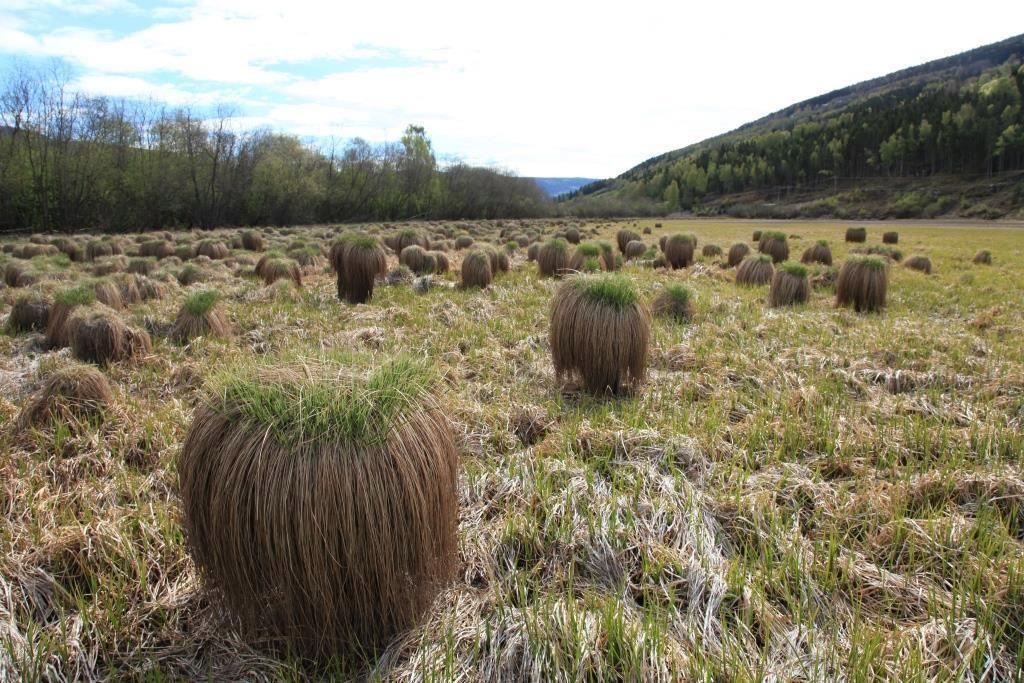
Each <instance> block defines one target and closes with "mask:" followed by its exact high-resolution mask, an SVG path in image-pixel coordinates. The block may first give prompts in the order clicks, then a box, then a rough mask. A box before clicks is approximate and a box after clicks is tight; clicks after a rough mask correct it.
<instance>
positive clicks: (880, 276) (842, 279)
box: [836, 256, 889, 313]
mask: <svg viewBox="0 0 1024 683" xmlns="http://www.w3.org/2000/svg"><path fill="white" fill-rule="evenodd" d="M888 285H889V267H888V265H887V264H886V261H885V260H883V259H880V258H878V257H877V256H851V257H850V258H849V259H847V261H846V262H845V263H844V264H843V267H842V268H840V270H839V277H838V278H837V279H836V306H850V307H852V308H853V309H854V310H855V311H857V312H858V313H862V312H867V313H871V312H875V311H880V310H881V309H882V308H884V307H885V294H886V289H887V288H888Z"/></svg>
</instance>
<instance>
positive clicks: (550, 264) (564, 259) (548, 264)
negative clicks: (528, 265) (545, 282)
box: [537, 239, 569, 277]
mask: <svg viewBox="0 0 1024 683" xmlns="http://www.w3.org/2000/svg"><path fill="white" fill-rule="evenodd" d="M568 270H569V245H568V243H567V242H566V241H565V240H561V239H553V240H549V241H548V242H545V243H544V245H543V246H542V247H541V248H540V251H539V252H537V272H538V273H540V274H541V276H543V277H561V276H562V275H564V274H565V273H566V272H567V271H568Z"/></svg>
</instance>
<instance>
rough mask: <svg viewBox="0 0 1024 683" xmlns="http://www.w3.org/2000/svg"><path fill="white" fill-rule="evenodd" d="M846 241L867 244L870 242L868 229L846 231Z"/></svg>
mask: <svg viewBox="0 0 1024 683" xmlns="http://www.w3.org/2000/svg"><path fill="white" fill-rule="evenodd" d="M846 241H847V242H867V241H868V230H867V228H847V229H846Z"/></svg>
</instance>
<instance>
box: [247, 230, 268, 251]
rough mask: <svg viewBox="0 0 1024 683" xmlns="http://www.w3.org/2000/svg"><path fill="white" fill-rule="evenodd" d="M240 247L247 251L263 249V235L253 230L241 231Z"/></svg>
mask: <svg viewBox="0 0 1024 683" xmlns="http://www.w3.org/2000/svg"><path fill="white" fill-rule="evenodd" d="M242 248H243V249H245V250H247V251H263V249H264V245H263V235H261V234H260V233H258V232H256V231H255V230H246V231H245V232H243V233H242Z"/></svg>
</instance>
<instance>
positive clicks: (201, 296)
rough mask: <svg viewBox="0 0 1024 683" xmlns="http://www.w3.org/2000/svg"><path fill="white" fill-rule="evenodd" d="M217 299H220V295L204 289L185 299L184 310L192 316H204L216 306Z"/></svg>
mask: <svg viewBox="0 0 1024 683" xmlns="http://www.w3.org/2000/svg"><path fill="white" fill-rule="evenodd" d="M218 299H220V295H219V294H218V293H217V292H216V291H214V290H212V289H205V290H203V291H201V292H196V293H195V294H192V295H191V296H189V297H188V298H187V299H185V310H186V311H188V312H189V313H191V314H192V315H194V316H202V315H206V314H207V313H209V311H210V309H211V308H213V307H214V306H216V305H217V301H218Z"/></svg>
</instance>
